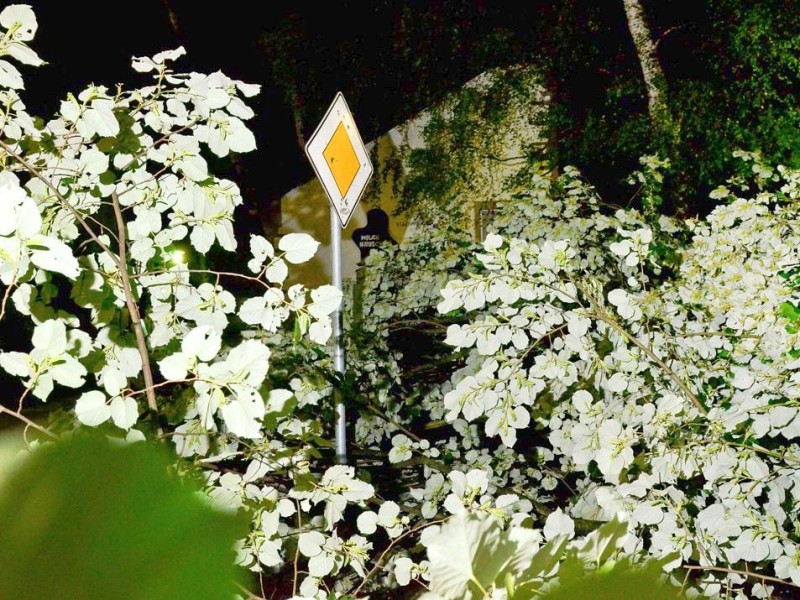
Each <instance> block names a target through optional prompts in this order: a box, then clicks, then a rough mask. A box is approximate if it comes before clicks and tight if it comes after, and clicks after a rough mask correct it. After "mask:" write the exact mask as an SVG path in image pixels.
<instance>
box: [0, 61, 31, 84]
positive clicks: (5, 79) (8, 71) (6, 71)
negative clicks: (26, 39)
mask: <svg viewBox="0 0 800 600" xmlns="http://www.w3.org/2000/svg"><path fill="white" fill-rule="evenodd" d="M0 87H7V88H11V89H12V90H19V89H22V88H23V87H25V81H24V80H23V79H22V75H20V72H19V71H18V70H17V68H16V67H15V66H14V65H12V64H11V63H10V62H8V61H5V60H0Z"/></svg>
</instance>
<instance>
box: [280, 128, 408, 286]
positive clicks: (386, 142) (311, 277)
mask: <svg viewBox="0 0 800 600" xmlns="http://www.w3.org/2000/svg"><path fill="white" fill-rule="evenodd" d="M393 137H394V138H395V139H397V136H396V135H395V136H390V135H389V134H386V135H383V136H381V137H380V138H378V140H376V141H375V142H372V143H371V144H369V145H368V148H369V149H370V150H372V148H373V144H377V145H378V160H377V161H376V164H373V167H374V169H375V174H374V175H373V177H372V180H371V181H370V182H369V184H368V186H367V189H366V190H365V192H364V196H363V197H362V200H361V202H359V203H358V206H357V207H356V209H355V211H354V212H353V215H352V216H351V217H350V222H349V223H348V224H347V228H346V229H344V230H342V277H343V278H346V279H352V278H354V277H355V274H356V267H357V266H358V261H359V259H360V257H361V253H360V252H359V250H358V246H356V244H355V242H354V241H353V237H352V236H353V232H354V231H355V230H356V229H358V228H359V227H363V226H364V225H366V223H367V216H366V214H367V211H368V210H370V209H371V208H376V207H378V208H382V209H383V210H384V211H385V212H386V214H388V215H389V233H390V234H391V236H392V237H393V238H394V239H395V240H396V241H397V242H401V241H403V239H404V237H405V235H406V230H407V227H408V221H407V219H405V218H402V217H396V216H394V215H393V213H394V210H395V208H396V207H397V198H396V197H395V195H394V193H393V181H392V178H391V177H387V176H385V175H383V176H382V175H381V174H382V173H384V174H385V173H386V172H387V170H386V168H385V165H386V164H387V162H388V161H389V160H396V159H397V158H399V150H398V147H397V146H396V145H395V141H394V140H393ZM372 154H373V153H372V152H371V155H372ZM373 161H374V157H373ZM281 212H282V219H281V221H282V224H281V228H280V230H279V233H280V234H281V235H283V234H286V233H291V232H303V233H308V234H310V235H311V236H313V237H314V239H316V240H317V241H318V242H320V247H319V250H318V251H317V254H316V256H315V257H314V258H313V259H312V260H311V261H309V262H307V263H304V264H301V265H293V266H292V268H291V269H290V270H289V280H288V283H289V284H293V283H303V284H305V285H307V286H312V287H313V286H318V285H322V284H324V283H330V281H331V260H330V252H331V248H330V243H331V233H330V216H329V215H330V209H329V202H328V198H327V196H326V195H325V192H324V191H323V189H322V185H321V184H320V183H319V181H318V180H317V179H316V178H314V179H312V180H311V181H308V182H307V183H304V184H303V185H301V186H299V187H297V188H295V189H293V190H292V191H290V192H289V193H288V194H286V195H285V196H284V197H283V198H281Z"/></svg>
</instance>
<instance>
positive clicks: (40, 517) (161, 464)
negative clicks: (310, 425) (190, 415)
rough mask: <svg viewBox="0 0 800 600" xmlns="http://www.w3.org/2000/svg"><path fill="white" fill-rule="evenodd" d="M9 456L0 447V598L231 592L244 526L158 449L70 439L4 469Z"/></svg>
mask: <svg viewBox="0 0 800 600" xmlns="http://www.w3.org/2000/svg"><path fill="white" fill-rule="evenodd" d="M10 454H13V453H8V452H3V453H0V460H2V462H3V463H4V464H3V465H0V565H2V574H1V575H0V598H3V599H4V600H13V599H15V598H25V599H31V600H33V599H39V598H42V599H44V598H47V599H53V598H59V599H61V600H66V599H72V598H81V599H93V598H116V599H142V600H145V599H146V600H160V599H162V598H163V599H166V598H170V599H173V600H174V599H177V598H186V599H189V598H203V599H204V600H205V599H216V598H225V599H226V600H227V599H230V598H231V597H233V595H234V592H235V587H234V586H235V582H236V579H237V571H236V567H234V564H233V563H234V552H233V544H234V541H235V540H236V539H237V537H242V535H243V534H244V531H243V530H242V527H240V526H239V525H237V523H236V522H235V520H234V519H233V517H231V516H230V515H225V514H222V513H219V512H217V511H215V510H213V509H212V508H210V507H209V506H208V505H207V504H206V503H205V502H204V501H203V499H202V498H201V497H200V495H199V494H198V492H197V490H196V488H193V487H192V486H191V485H189V484H188V483H187V482H185V481H182V480H180V479H179V478H178V477H177V476H176V475H175V473H174V463H171V461H170V458H169V456H168V455H167V453H166V451H165V450H163V449H162V448H157V447H152V446H148V445H146V444H145V443H144V442H142V443H136V444H131V445H118V444H113V443H112V442H109V441H108V440H106V439H104V438H100V437H75V438H73V439H71V440H64V441H58V442H56V443H52V444H48V445H46V446H44V447H42V448H39V449H38V450H36V451H34V452H33V453H31V454H29V455H28V456H26V457H23V458H21V459H19V455H17V459H14V461H13V462H14V464H13V466H12V467H9V461H10V460H11V459H10V458H9V456H10ZM18 459H19V460H18Z"/></svg>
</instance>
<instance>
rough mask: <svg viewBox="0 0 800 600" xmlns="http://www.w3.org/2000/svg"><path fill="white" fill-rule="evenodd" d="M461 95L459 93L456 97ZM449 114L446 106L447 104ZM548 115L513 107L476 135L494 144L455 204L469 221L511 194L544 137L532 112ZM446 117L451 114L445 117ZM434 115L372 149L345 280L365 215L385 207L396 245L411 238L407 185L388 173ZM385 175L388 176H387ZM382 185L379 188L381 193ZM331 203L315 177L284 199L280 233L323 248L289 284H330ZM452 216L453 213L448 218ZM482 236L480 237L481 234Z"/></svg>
mask: <svg viewBox="0 0 800 600" xmlns="http://www.w3.org/2000/svg"><path fill="white" fill-rule="evenodd" d="M498 76H499V77H502V76H503V72H502V71H492V72H487V73H484V74H481V75H479V76H478V77H476V78H475V79H473V80H472V81H470V82H469V83H467V84H466V85H465V87H471V88H473V89H477V90H481V89H486V88H487V85H488V84H489V83H490V82H491V81H492V78H493V77H498ZM530 81H531V85H533V86H536V89H537V92H536V93H537V94H540V97H541V99H543V100H547V93H546V90H545V89H544V88H543V87H541V86H539V85H538V84H537V83H536V77H535V74H534V73H532V72H531V80H530ZM457 93H458V92H456V94H457ZM444 107H445V111H447V102H446V101H445V103H444ZM541 110H544V109H543V108H542V107H541V105H539V106H536V107H528V106H509V112H508V114H509V118H508V119H506V120H505V122H504V123H503V124H502V125H501V126H498V125H497V124H495V125H493V126H492V129H491V130H484V129H485V128H484V129H479V130H476V133H477V135H480V136H487V139H491V140H492V147H493V148H494V150H493V151H492V157H488V156H487V157H484V159H483V160H481V159H480V158H479V159H476V160H475V162H474V163H473V164H472V165H471V168H472V169H473V184H472V185H470V186H469V188H468V189H466V190H463V193H460V194H459V195H458V197H457V199H456V202H457V203H458V207H459V210H463V209H464V208H466V210H464V214H465V216H466V218H467V219H472V218H473V216H475V215H476V214H477V213H478V212H479V210H480V208H481V207H485V206H487V204H488V205H493V204H495V203H498V202H502V201H504V199H505V198H507V197H508V195H509V193H510V192H511V190H509V189H507V188H504V186H503V183H504V182H508V181H509V180H510V179H511V176H512V175H513V174H514V173H515V172H516V171H517V170H518V169H519V168H520V167H521V166H522V165H523V164H524V163H525V160H524V159H522V160H517V159H516V158H515V157H518V156H519V155H520V154H522V153H523V149H524V146H525V143H526V142H530V141H531V140H541V139H542V135H543V132H542V131H541V130H540V129H538V127H537V126H534V125H531V119H530V116H531V111H541ZM445 114H447V113H446V112H445ZM428 119H429V115H428V114H427V113H425V112H423V113H420V114H419V115H418V116H417V117H415V118H414V119H411V120H409V121H407V122H406V123H403V124H402V125H400V126H398V127H396V128H394V129H392V130H391V131H389V132H388V133H386V134H385V135H383V136H381V137H380V138H378V139H377V140H375V141H373V142H371V143H370V144H368V145H367V147H368V148H369V149H370V150H372V148H373V145H374V144H377V160H375V158H374V154H375V153H374V152H370V156H371V157H372V159H373V162H375V163H376V164H373V167H374V170H375V174H374V175H373V178H372V181H371V182H370V183H369V185H368V187H367V189H366V191H365V193H364V196H363V198H362V200H361V202H359V205H358V206H357V207H356V210H355V212H354V214H353V216H352V217H351V219H350V222H349V224H348V226H347V228H346V229H345V230H344V231H342V276H343V277H344V278H345V279H352V278H354V277H355V274H356V268H357V266H358V261H359V259H360V253H359V250H358V247H357V246H356V244H355V242H353V239H352V235H353V231H355V230H356V229H358V228H359V227H363V226H364V225H365V224H366V213H367V211H368V210H369V209H371V208H374V207H376V206H377V207H380V208H382V209H383V210H384V211H385V212H386V213H387V214H388V215H389V231H390V233H391V235H392V237H393V238H394V239H395V240H396V241H397V242H402V241H403V239H404V238H405V237H407V236H408V235H411V234H412V231H413V229H414V226H413V223H411V224H409V223H408V221H407V219H406V218H402V217H397V216H395V215H394V214H393V213H394V210H395V208H396V206H397V203H398V198H397V197H395V189H396V188H397V189H400V190H402V181H401V182H399V184H400V185H399V186H395V185H393V184H394V183H395V182H393V181H392V178H391V176H389V175H388V173H389V172H392V173H393V172H396V171H397V169H394V170H392V169H387V165H389V164H390V163H391V164H398V163H397V161H398V160H400V163H399V164H402V165H403V168H402V169H400V172H401V175H400V176H401V177H402V172H404V169H405V165H404V164H403V161H402V156H403V155H404V154H405V153H406V151H407V150H408V149H413V148H420V147H424V140H423V136H422V132H423V130H424V127H425V125H426V124H427V122H428ZM498 159H499V160H498ZM382 174H383V175H382ZM376 186H377V189H376ZM328 206H329V205H328V199H327V197H326V196H325V192H324V191H323V189H322V186H321V184H320V183H319V181H317V179H316V178H314V179H312V180H311V181H309V182H307V183H305V184H303V185H301V186H299V187H297V188H295V189H293V190H292V191H290V192H289V193H288V194H286V195H285V196H284V197H283V198H281V212H282V218H281V228H280V229H279V233H280V234H286V233H291V232H304V233H308V234H310V235H312V236H313V237H314V238H315V239H316V240H318V241H319V242H320V243H321V246H320V248H319V250H318V251H317V254H316V256H315V257H314V259H312V260H311V261H310V262H308V263H305V264H303V265H293V268H292V269H290V271H289V283H290V284H294V283H303V284H305V285H307V286H318V285H322V284H325V283H330V281H331V258H330V216H329V214H330V213H329V208H328ZM447 215H448V217H447V218H449V216H450V215H452V213H447ZM477 225H478V224H477V223H472V225H471V226H470V227H474V228H475V230H476V235H480V234H482V233H485V231H483V230H482V229H481V228H480V227H478V226H477ZM478 231H480V233H478Z"/></svg>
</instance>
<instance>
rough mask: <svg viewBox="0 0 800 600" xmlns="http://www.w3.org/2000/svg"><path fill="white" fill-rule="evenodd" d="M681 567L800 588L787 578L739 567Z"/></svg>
mask: <svg viewBox="0 0 800 600" xmlns="http://www.w3.org/2000/svg"><path fill="white" fill-rule="evenodd" d="M681 569H686V570H687V571H716V572H719V573H731V574H733V575H744V576H745V577H747V578H750V579H758V580H760V581H770V582H772V583H779V584H781V585H785V586H789V587H793V588H798V589H800V585H797V584H795V583H792V582H791V581H786V580H785V579H778V578H777V577H771V576H769V575H761V574H759V573H753V572H752V571H740V570H738V569H728V568H726V567H704V566H701V565H682V566H681Z"/></svg>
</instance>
